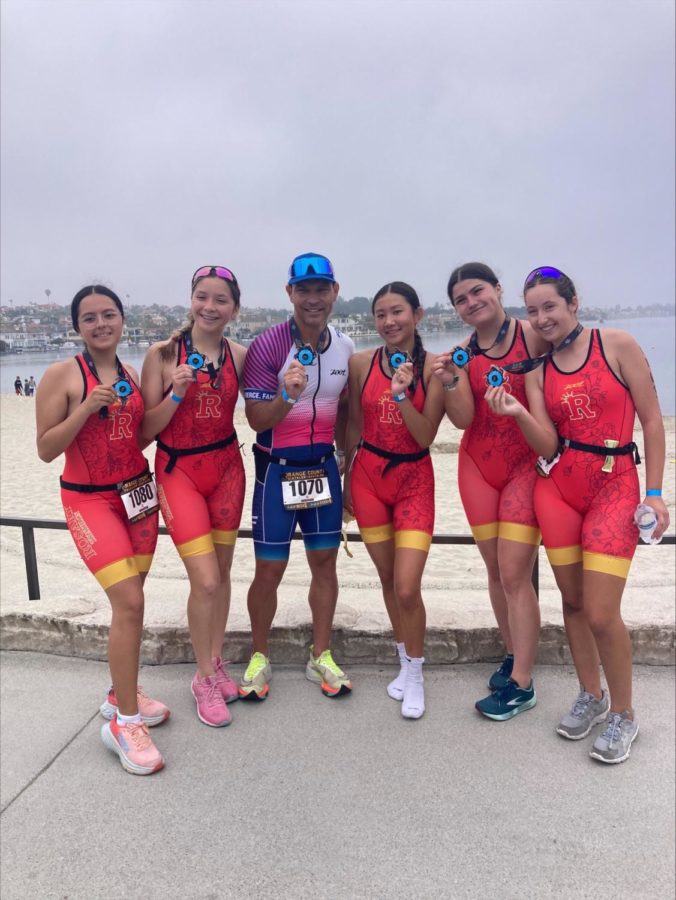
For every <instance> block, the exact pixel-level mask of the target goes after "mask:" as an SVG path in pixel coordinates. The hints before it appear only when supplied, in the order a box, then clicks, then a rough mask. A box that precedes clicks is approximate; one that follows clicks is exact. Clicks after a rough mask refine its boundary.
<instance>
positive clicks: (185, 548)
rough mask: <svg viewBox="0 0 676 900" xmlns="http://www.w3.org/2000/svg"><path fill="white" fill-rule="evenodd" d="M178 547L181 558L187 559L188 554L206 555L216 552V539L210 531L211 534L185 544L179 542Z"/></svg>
mask: <svg viewBox="0 0 676 900" xmlns="http://www.w3.org/2000/svg"><path fill="white" fill-rule="evenodd" d="M176 549H177V550H178V555H179V556H180V557H181V559H186V558H187V557H188V556H206V555H207V553H215V550H214V539H213V538H212V536H211V532H209V534H203V535H201V536H200V537H197V538H193V539H192V540H191V541H186V542H185V543H184V544H177V545H176Z"/></svg>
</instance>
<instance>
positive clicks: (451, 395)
mask: <svg viewBox="0 0 676 900" xmlns="http://www.w3.org/2000/svg"><path fill="white" fill-rule="evenodd" d="M432 374H433V376H434V379H435V380H436V381H439V382H440V384H441V385H442V389H443V391H444V394H443V397H444V410H445V412H446V415H447V416H448V418H449V419H450V420H451V422H452V423H453V424H454V425H455V427H456V428H461V429H463V430H464V429H466V428H469V426H470V425H471V424H472V422H473V420H474V395H473V394H472V388H471V385H470V383H469V376H468V374H467V368H466V367H464V368H461V369H459V368H457V366H454V365H453V360H452V359H451V354H450V353H440V354H439V355H438V356H437V357H436V358H435V360H434V362H433V364H432ZM456 378H457V381H456ZM445 385H450V386H451V387H452V390H449V389H448V388H445V387H444V386H445ZM453 386H454V387H453Z"/></svg>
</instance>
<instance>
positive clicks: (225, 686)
mask: <svg viewBox="0 0 676 900" xmlns="http://www.w3.org/2000/svg"><path fill="white" fill-rule="evenodd" d="M212 664H213V667H214V675H213V677H214V678H215V679H216V683H217V684H218V686H219V688H220V689H221V694H223V699H224V700H225V702H226V703H232V702H233V700H239V687H238V686H237V684H236V683H235V682H234V681H233V680H232V678H231V677H230V675H229V674H228V671H227V669H226V668H225V667H226V666H227V665H230V662H229V660H227V661H226V662H223V660H222V659H221V657H220V656H215V657H214V658H213V660H212Z"/></svg>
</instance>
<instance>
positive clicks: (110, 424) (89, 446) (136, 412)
mask: <svg viewBox="0 0 676 900" xmlns="http://www.w3.org/2000/svg"><path fill="white" fill-rule="evenodd" d="M75 361H76V362H77V364H78V366H79V367H80V371H81V372H82V380H83V383H84V389H83V391H82V400H81V402H82V403H84V401H85V399H86V397H87V395H88V394H89V393H90V392H91V391H92V390H93V389H94V388H95V387H96V386H97V385H99V384H101V381H100V380H99V378H98V377H97V376H96V375H95V374H94V372H92V371H91V370H90V369H89V367H88V366H87V364H86V362H85V360H84V357H83V356H82V355H81V354H78V355H77V356H76V357H75ZM122 373H123V374H124V377H125V378H126V379H127V381H128V382H129V384H130V385H132V392H131V394H130V395H129V397H128V398H127V399H126V400H125V402H124V404H123V403H122V402H121V401H117V402H116V403H114V404H113V405H112V406H109V407H108V408H107V414H106V415H105V418H104V417H102V416H101V415H100V413H98V412H96V413H93V414H92V415H91V416H89V418H88V419H87V421H86V422H85V424H84V425H83V427H82V428H81V429H80V431H79V432H78V434H77V436H76V438H75V440H74V441H73V443H72V444H71V445H70V446H69V447H67V448H66V451H65V456H66V464H65V466H64V470H63V475H62V476H61V502H62V503H63V511H64V513H65V514H66V522H67V523H68V530H69V531H70V533H71V535H72V537H73V540H74V541H75V545H76V546H77V549H78V552H79V553H80V556H81V557H82V560H83V562H84V564H85V565H86V566H87V568H88V569H89V571H90V572H92V573H93V574H94V576H95V577H96V579H97V581H98V582H99V584H100V585H101V587H102V588H103V589H104V590H107V589H108V588H110V587H112V586H113V585H114V584H117V583H118V582H119V581H123V580H124V579H125V578H131V577H132V576H135V575H139V574H140V573H145V572H147V571H148V570H149V569H150V564H151V563H152V560H153V554H154V553H155V545H156V544H157V527H158V517H157V512H155V513H152V514H150V515H148V516H146V518H144V519H141V520H140V521H139V522H134V523H132V522H130V521H129V518H128V516H127V513H126V511H125V508H124V504H123V503H122V500H121V499H120V495H119V492H118V490H117V485H118V484H119V483H120V482H123V481H127V480H129V479H131V478H135V477H136V476H137V475H141V474H142V473H143V472H146V471H147V470H148V462H147V460H146V458H145V456H144V455H143V454H142V453H141V451H140V449H139V446H138V440H137V436H138V433H139V429H140V427H141V422H142V420H143V413H144V405H143V397H142V396H141V392H140V390H139V388H138V385H136V384H135V383H134V382H133V381H132V379H131V378H130V376H129V375H128V374H127V373H126V372H125V371H124V370H122ZM97 487H98V488H99V490H96V488H97Z"/></svg>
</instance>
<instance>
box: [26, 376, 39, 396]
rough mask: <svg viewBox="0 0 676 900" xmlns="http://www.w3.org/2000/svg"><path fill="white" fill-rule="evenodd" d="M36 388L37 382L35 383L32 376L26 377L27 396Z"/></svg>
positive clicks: (31, 394)
mask: <svg viewBox="0 0 676 900" xmlns="http://www.w3.org/2000/svg"><path fill="white" fill-rule="evenodd" d="M36 388H37V384H36V383H35V378H33V376H32V375H31V377H30V378H29V379H28V396H29V397H32V396H33V394H34V393H35V390H36Z"/></svg>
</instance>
